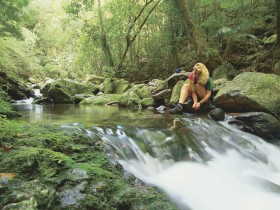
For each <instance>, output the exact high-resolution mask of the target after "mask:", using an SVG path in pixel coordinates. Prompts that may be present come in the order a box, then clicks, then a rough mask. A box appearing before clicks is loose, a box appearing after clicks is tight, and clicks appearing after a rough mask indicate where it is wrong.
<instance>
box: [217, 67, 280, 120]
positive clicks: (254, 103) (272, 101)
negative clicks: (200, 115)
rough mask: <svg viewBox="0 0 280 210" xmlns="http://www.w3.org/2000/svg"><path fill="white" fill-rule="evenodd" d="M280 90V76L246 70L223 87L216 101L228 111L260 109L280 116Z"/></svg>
mask: <svg viewBox="0 0 280 210" xmlns="http://www.w3.org/2000/svg"><path fill="white" fill-rule="evenodd" d="M279 92H280V77H279V76H277V75H273V74H265V73H256V72H245V73H242V74H239V75H238V76H236V77H235V78H234V79H233V80H232V81H230V82H228V83H226V84H225V86H224V87H221V88H220V90H219V91H218V93H217V95H216V96H215V100H214V103H215V105H216V106H217V107H219V108H221V109H223V110H225V111H228V112H252V111H256V112H258V111H259V112H267V113H270V114H273V115H279V116H280V94H279Z"/></svg>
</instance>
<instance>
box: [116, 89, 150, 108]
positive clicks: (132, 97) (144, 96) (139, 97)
mask: <svg viewBox="0 0 280 210" xmlns="http://www.w3.org/2000/svg"><path fill="white" fill-rule="evenodd" d="M119 104H120V105H121V106H127V107H131V108H135V107H142V106H152V105H153V104H154V102H153V99H152V93H151V90H150V88H149V87H148V86H147V85H144V84H139V85H134V86H133V87H132V88H130V89H129V90H128V91H126V92H125V93H123V94H122V95H121V97H120V100H119Z"/></svg>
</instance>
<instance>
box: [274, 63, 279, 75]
mask: <svg viewBox="0 0 280 210" xmlns="http://www.w3.org/2000/svg"><path fill="white" fill-rule="evenodd" d="M273 72H274V74H276V75H278V76H280V61H278V62H277V63H276V64H275V65H274V71H273Z"/></svg>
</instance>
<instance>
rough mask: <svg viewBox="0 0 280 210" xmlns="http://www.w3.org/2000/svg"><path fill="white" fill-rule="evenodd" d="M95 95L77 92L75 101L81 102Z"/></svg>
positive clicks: (76, 102)
mask: <svg viewBox="0 0 280 210" xmlns="http://www.w3.org/2000/svg"><path fill="white" fill-rule="evenodd" d="M90 97H93V94H75V95H74V97H73V101H74V103H75V104H79V103H80V102H81V101H82V100H84V99H85V98H90Z"/></svg>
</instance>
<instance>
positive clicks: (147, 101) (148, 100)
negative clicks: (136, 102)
mask: <svg viewBox="0 0 280 210" xmlns="http://www.w3.org/2000/svg"><path fill="white" fill-rule="evenodd" d="M141 105H142V106H143V107H149V106H155V101H154V100H153V99H152V98H143V99H142V101H141Z"/></svg>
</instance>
